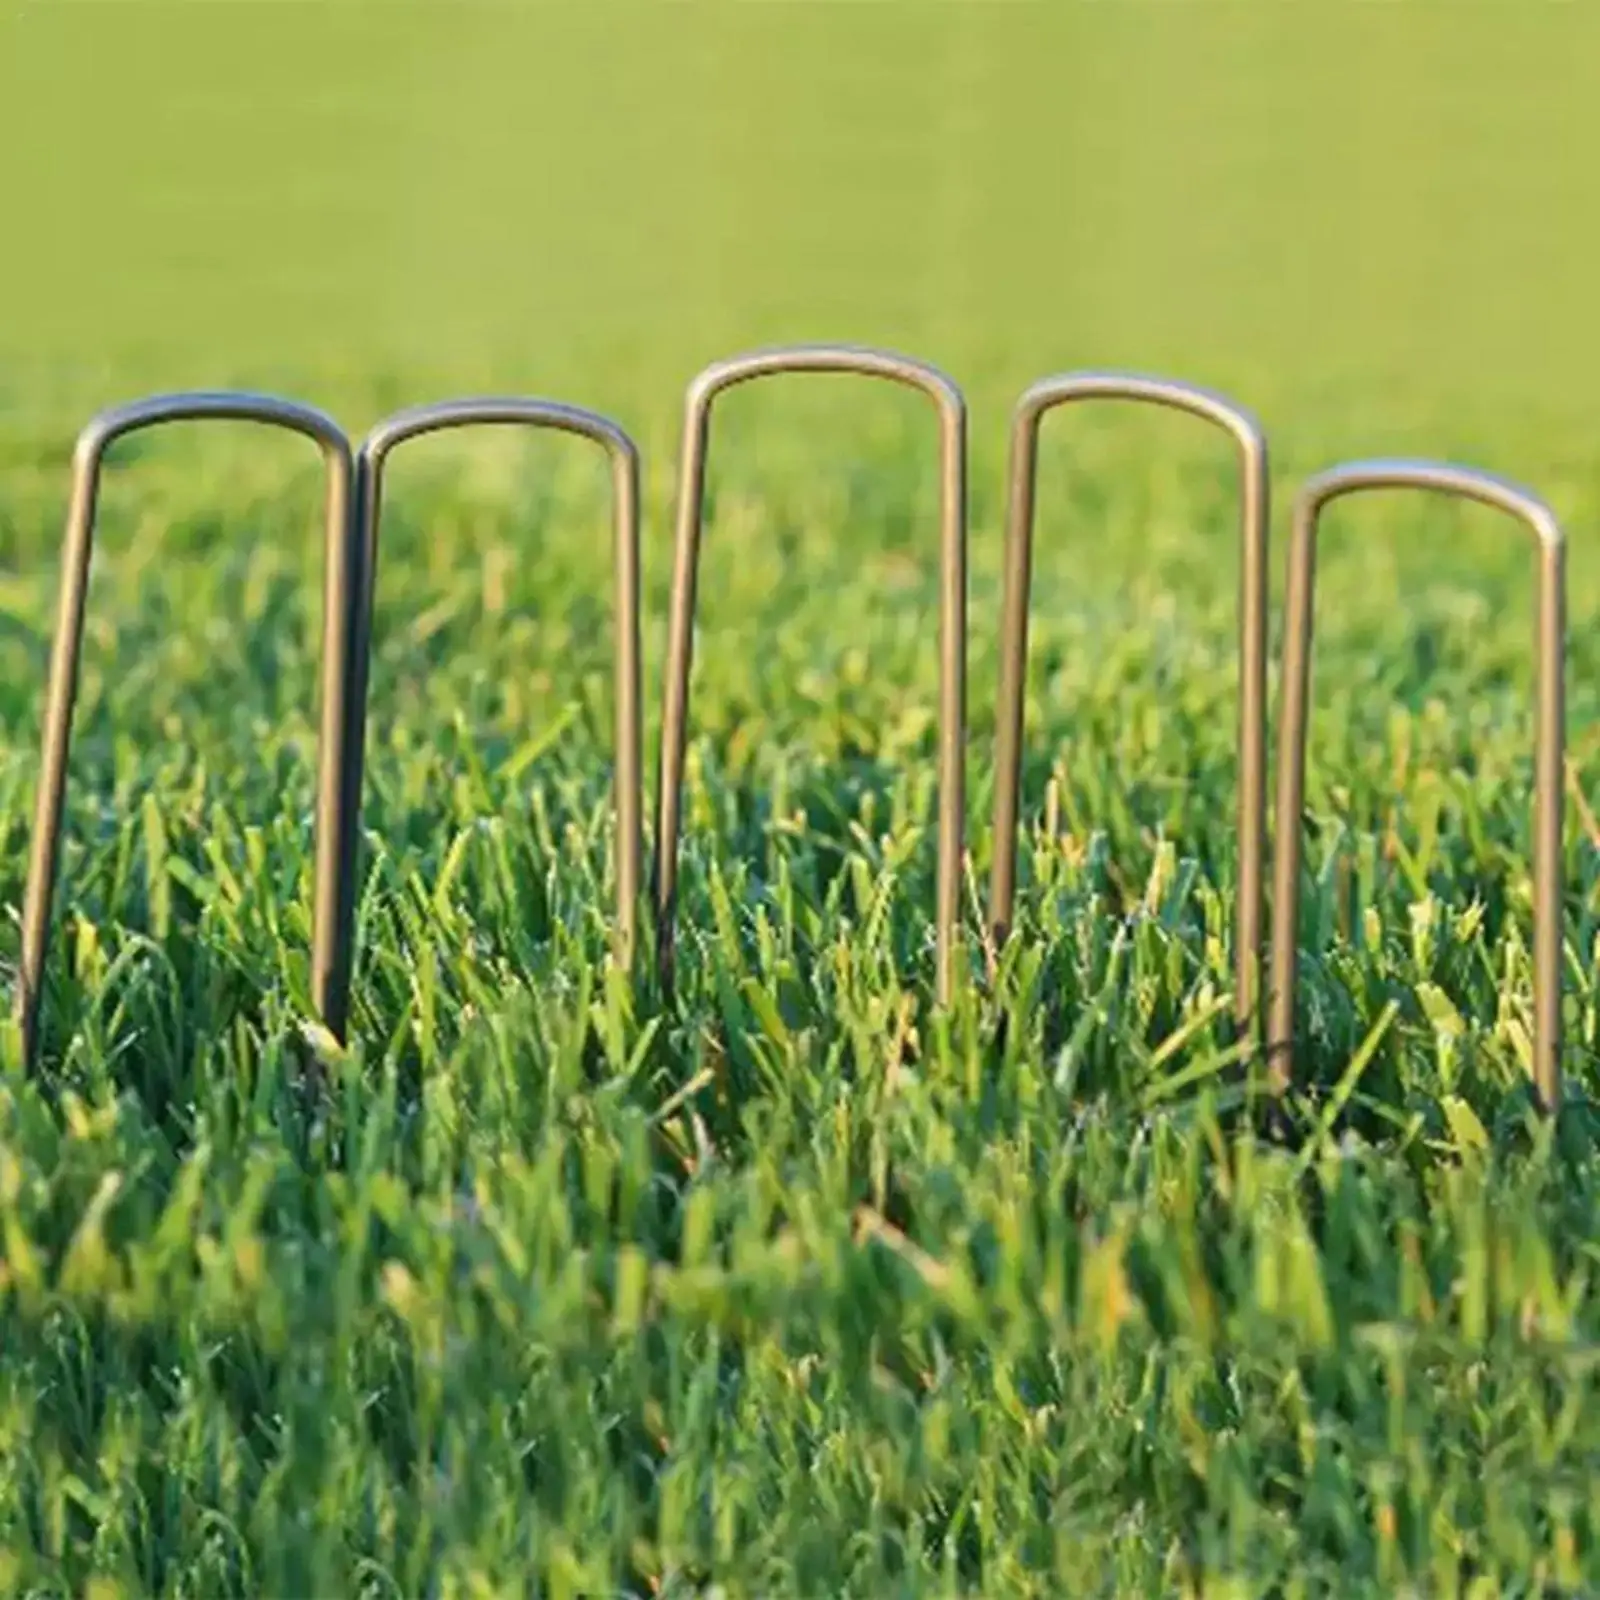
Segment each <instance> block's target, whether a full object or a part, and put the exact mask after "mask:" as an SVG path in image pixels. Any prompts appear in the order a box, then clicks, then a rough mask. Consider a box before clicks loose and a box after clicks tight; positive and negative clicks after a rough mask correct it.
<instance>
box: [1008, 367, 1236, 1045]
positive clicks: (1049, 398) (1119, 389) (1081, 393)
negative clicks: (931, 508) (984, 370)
mask: <svg viewBox="0 0 1600 1600" xmlns="http://www.w3.org/2000/svg"><path fill="white" fill-rule="evenodd" d="M1082 400H1132V401H1138V402H1140V403H1142V404H1145V405H1153V406H1161V407H1165V408H1166V409H1168V410H1173V411H1183V412H1187V413H1188V414H1189V415H1190V416H1195V417H1200V418H1202V419H1203V420H1205V421H1207V422H1211V423H1214V424H1215V425H1216V426H1217V427H1219V428H1222V429H1225V430H1226V431H1227V432H1228V433H1229V434H1230V435H1231V436H1232V438H1233V440H1234V441H1235V443H1236V444H1237V445H1238V447H1239V476H1240V493H1241V509H1240V523H1239V547H1240V564H1239V802H1238V818H1239V820H1238V852H1239V900H1238V911H1237V926H1236V931H1235V935H1234V938H1235V946H1236V948H1235V951H1234V964H1235V970H1236V978H1235V985H1234V987H1235V1011H1236V1015H1237V1017H1238V1020H1239V1022H1240V1024H1241V1026H1248V1027H1251V1028H1252V1029H1253V1028H1254V1025H1255V1020H1256V1019H1255V1011H1256V986H1257V982H1258V974H1259V971H1260V965H1261V878H1262V872H1263V856H1264V854H1265V847H1264V843H1263V831H1264V826H1265V808H1266V742H1267V733H1266V698H1267V527H1268V509H1267V494H1268V479H1267V439H1266V435H1265V433H1263V431H1262V429H1261V426H1260V424H1259V423H1258V422H1257V421H1256V420H1255V418H1254V417H1253V416H1251V415H1250V413H1249V412H1247V411H1245V410H1244V409H1243V408H1242V407H1240V406H1237V405H1235V404H1234V403H1233V402H1232V401H1231V400H1228V399H1226V398H1224V397H1223V396H1222V395H1219V394H1214V393H1212V392H1211V391H1210V390H1208V389H1200V388H1196V387H1195V386H1194V385H1192V384H1187V383H1178V382H1175V381H1174V380H1172V379H1170V378H1156V377H1146V376H1143V375H1141V374H1139V373H1130V372H1071V373H1065V374H1063V375H1061V376H1059V377H1052V378H1043V379H1041V380H1040V381H1039V382H1038V383H1036V384H1034V385H1033V386H1032V387H1031V388H1029V389H1028V390H1027V391H1026V392H1025V393H1024V394H1023V396H1022V398H1021V399H1020V400H1019V401H1018V402H1017V408H1016V413H1015V417H1014V420H1013V422H1012V428H1011V464H1010V478H1011V481H1010V490H1009V498H1008V503H1007V511H1006V547H1005V601H1004V612H1003V616H1002V620H1001V624H1000V701H999V705H998V706H997V707H996V712H995V717H996V724H997V728H996V734H997V737H996V750H995V795H994V863H993V867H992V869H991V874H990V883H989V923H990V928H991V935H992V939H993V943H994V945H995V946H996V947H998V946H999V945H1000V944H1002V943H1004V941H1005V938H1006V935H1007V934H1008V932H1009V931H1010V928H1011V915H1012V905H1013V900H1014V896H1015V886H1016V869H1017V809H1018V790H1019V789H1020V787H1021V778H1022V723H1023V701H1024V698H1025V696H1024V687H1025V683H1024V680H1025V677H1026V673H1027V664H1028V591H1029V587H1030V580H1031V576H1032V564H1033V520H1034V517H1033V514H1034V489H1035V484H1036V481H1037V476H1038V471H1037V469H1038V461H1039V425H1040V423H1041V422H1042V421H1043V419H1044V416H1045V413H1046V412H1048V411H1052V410H1054V409H1055V408H1056V407H1057V406H1064V405H1068V404H1072V403H1074V402H1077V401H1082Z"/></svg>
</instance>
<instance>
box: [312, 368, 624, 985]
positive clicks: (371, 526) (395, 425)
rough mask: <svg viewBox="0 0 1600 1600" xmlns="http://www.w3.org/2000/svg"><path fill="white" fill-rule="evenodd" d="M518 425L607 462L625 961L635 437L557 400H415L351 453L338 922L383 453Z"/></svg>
mask: <svg viewBox="0 0 1600 1600" xmlns="http://www.w3.org/2000/svg"><path fill="white" fill-rule="evenodd" d="M484 425H486V426H506V425H515V426H519V427H525V428H537V429H541V430H544V431H547V432H556V433H567V434H573V435H576V436H577V437H579V438H583V439H590V440H592V441H593V442H594V443H596V444H598V445H599V446H600V447H601V448H602V449H603V450H604V451H605V452H606V455H607V457H608V458H609V460H610V462H611V481H612V518H613V530H614V531H613V550H614V555H613V559H614V563H615V591H614V604H615V609H616V615H615V621H614V624H613V625H614V627H615V630H616V642H615V645H614V649H613V659H614V663H615V665H614V671H615V693H616V712H615V724H614V734H613V737H614V742H615V752H614V760H615V774H614V779H613V782H614V793H615V804H616V810H617V836H616V878H617V891H616V892H617V912H616V915H617V926H616V941H615V949H616V954H617V958H618V960H619V961H620V962H621V963H622V964H623V965H624V966H630V965H631V964H632V961H633V951H634V939H635V932H636V928H637V910H638V903H639V891H640V878H641V867H640V863H641V858H642V846H641V842H640V835H641V811H642V809H643V800H642V789H643V784H642V781H641V777H640V744H641V735H640V699H641V697H640V686H639V633H640V625H639V452H638V450H637V449H636V448H635V446H634V443H633V440H632V439H630V438H629V437H628V435H627V434H626V433H625V432H624V431H623V430H622V428H620V427H619V426H618V425H617V424H616V423H615V422H612V421H611V420H610V419H609V418H608V417H603V416H601V415H599V413H597V412H594V411H585V410H583V409H581V408H580V407H578V406H569V405H562V404H561V403H559V402H557V401H554V400H538V399H519V398H507V397H490V398H483V399H465V400H443V401H440V402H438V403H437V404H434V405H423V406H415V407H412V408H411V409H409V410H406V411H401V412H397V413H396V414H395V415H394V416H392V417H389V418H387V419H386V420H385V421H383V422H380V423H379V424H378V425H377V426H376V427H375V428H373V430H372V431H371V432H370V433H369V434H368V435H367V437H366V439H365V440H364V441H363V442H362V445H361V449H360V451H359V453H358V455H357V457H356V490H355V501H356V519H355V520H356V525H357V528H358V530H359V539H360V545H359V548H360V555H361V571H360V581H359V583H358V585H357V603H356V615H355V619H354V622H353V624H352V627H351V630H350V656H349V662H348V664H347V667H346V670H347V672H348V675H349V681H350V690H349V697H348V705H349V711H350V719H351V725H350V734H349V737H348V738H347V740H346V742H345V753H346V758H347V767H346V772H345V775H344V788H343V791H342V792H343V816H344V818H345V821H346V832H345V834H344V835H343V836H342V837H341V840H340V851H341V854H342V856H343V858H344V860H345V863H346V870H345V872H344V875H343V879H342V881H343V882H345V883H346V884H347V885H348V887H349V895H350V897H349V898H347V899H346V900H344V901H343V902H341V904H340V906H339V927H340V930H341V932H342V933H343V934H344V935H345V936H346V937H347V938H350V937H352V936H353V924H354V917H355V902H354V890H355V881H356V872H355V858H356V853H357V846H358V843H359V838H358V833H359V827H358V825H359V819H360V811H361V783H362V761H363V749H364V746H365V743H366V738H365V734H366V705H367V680H368V673H369V667H370V659H371V651H372V610H373V594H374V590H375V588H376V580H377V565H378V525H379V521H380V519H381V516H382V503H383V470H384V466H385V463H386V462H387V460H388V458H389V456H390V454H391V453H392V452H393V451H394V450H395V448H396V447H397V446H399V445H401V444H403V443H404V442H405V441H406V440H408V439H415V438H418V437H420V436H421V435H423V434H428V433H439V432H442V431H444V430H446V429H452V428H464V427H474V426H484Z"/></svg>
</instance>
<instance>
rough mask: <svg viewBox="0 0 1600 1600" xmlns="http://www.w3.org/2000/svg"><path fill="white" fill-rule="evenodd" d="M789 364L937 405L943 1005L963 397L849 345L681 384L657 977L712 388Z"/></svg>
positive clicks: (666, 925) (674, 839)
mask: <svg viewBox="0 0 1600 1600" xmlns="http://www.w3.org/2000/svg"><path fill="white" fill-rule="evenodd" d="M793 372H834V373H850V374H855V375H857V376H861V377H870V378H882V379H888V380H889V381H891V382H894V383H900V384H905V385H907V386H909V387H910V388H913V389H917V390H920V391H921V392H922V393H923V394H925V395H927V396H928V398H929V399H930V400H931V401H932V402H933V403H934V406H935V407H936V408H937V410H938V414H939V443H940V496H941V510H940V534H939V661H940V667H939V861H938V887H937V895H936V902H935V912H934V920H935V931H936V939H937V980H936V987H937V997H938V1001H939V1003H940V1004H941V1005H944V1004H948V1002H949V999H950V995H951V991H952V985H953V977H954V945H955V930H956V919H957V913H958V909H959V896H960V888H961V870H962V859H961V857H962V848H963V824H964V805H965V801H964V774H963V770H962V756H963V745H964V741H965V734H966V675H967V666H966V633H967V622H966V605H967V494H966V431H967V423H966V402H965V401H964V400H963V398H962V395H961V391H960V389H958V388H957V387H956V385H955V384H954V383H953V382H952V381H951V380H950V379H949V378H947V377H946V376H945V375H944V374H943V373H942V372H940V371H938V370H937V369H936V368H934V367H930V366H927V365H925V364H924V363H922V362H920V361H914V360H912V359H911V358H910V357H909V356H901V355H895V354H892V353H890V352H888V351H883V350H871V349H862V348H859V347H857V346H853V345H795V346H789V347H784V348H778V349H770V350H758V351H755V352H754V353H752V354H749V355H742V356H735V357H733V358H732V359H730V360H727V361H719V362H717V363H716V364H715V365H713V366H710V367H707V368H706V369H705V371H704V372H702V373H701V374H700V375H699V377H697V378H696V379H695V380H694V382H693V383H691V384H690V385H689V392H688V399H687V404H686V407H685V413H684V423H683V453H682V459H681V463H680V468H679V482H678V529H677V549H676V556H675V565H674V569H673V580H672V612H671V619H670V628H669V636H668V642H667V678H666V688H665V702H664V708H663V713H662V721H661V760H660V767H659V771H658V774H657V784H658V787H657V791H656V862H655V904H656V921H657V953H658V959H659V962H660V967H661V977H662V982H663V984H664V985H666V986H669V987H670V984H671V981H672V957H673V944H672V939H673V913H674V901H675V897H676V891H677V881H678V832H679V818H680V807H681V803H682V788H683V763H684V754H685V746H686V741H687V736H688V717H689V674H690V666H691V658H692V656H693V652H694V611H695V589H696V583H697V579H698V575H699V566H700V535H701V529H702V525H703V523H704V518H705V477H706V456H707V452H708V444H709V435H710V428H711V407H712V402H713V401H714V400H715V399H716V397H717V396H718V395H719V394H721V393H722V391H723V390H725V389H730V388H732V387H734V385H736V384H741V383H747V382H749V381H750V380H752V379H755V378H765V377H771V376H774V375H776V374H778V373H793Z"/></svg>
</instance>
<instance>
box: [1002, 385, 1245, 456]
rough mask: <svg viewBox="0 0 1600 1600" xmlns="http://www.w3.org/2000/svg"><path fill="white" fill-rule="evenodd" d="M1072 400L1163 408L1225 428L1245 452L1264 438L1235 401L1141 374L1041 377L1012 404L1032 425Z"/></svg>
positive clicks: (1215, 393)
mask: <svg viewBox="0 0 1600 1600" xmlns="http://www.w3.org/2000/svg"><path fill="white" fill-rule="evenodd" d="M1072 400H1138V401H1143V402H1144V403H1145V404H1147V405H1157V406H1166V407H1167V408H1168V409H1169V410H1172V411H1187V412H1188V413H1189V414H1190V415H1191V416H1196V417H1204V418H1205V419H1206V420H1207V421H1210V422H1214V423H1216V424H1217V425H1218V427H1222V428H1226V429H1227V430H1228V432H1229V433H1231V434H1232V435H1233V436H1234V438H1235V439H1237V440H1238V441H1239V443H1240V444H1241V445H1243V446H1245V447H1246V448H1251V449H1261V448H1263V447H1264V446H1265V444H1266V434H1265V433H1264V432H1263V430H1262V427H1261V424H1260V422H1258V421H1257V420H1256V417H1255V414H1254V413H1253V412H1252V411H1249V410H1247V409H1246V408H1245V407H1244V406H1241V405H1240V404H1238V402H1237V401H1234V400H1230V399H1229V398H1228V397H1227V396H1226V395H1224V394H1220V393H1219V392H1218V391H1217V390H1215V389H1207V388H1203V387H1202V386H1201V385H1199V384H1196V383H1184V382H1183V381H1181V380H1180V379H1177V378H1161V377H1157V376H1155V375H1154V374H1151V373H1144V372H1114V371H1105V370H1094V369H1087V370H1084V371H1081V372H1061V373H1057V374H1055V375H1054V376H1053V377H1049V378H1041V379H1039V381H1038V382H1037V383H1034V384H1030V385H1029V386H1028V388H1027V389H1025V390H1024V391H1023V393H1022V397H1021V399H1019V400H1018V401H1017V417H1018V420H1019V421H1023V422H1031V421H1035V420H1037V419H1038V418H1039V417H1041V416H1042V415H1043V414H1044V413H1045V412H1046V411H1048V410H1050V409H1051V407H1052V406H1058V405H1061V404H1063V403H1065V402H1067V401H1072Z"/></svg>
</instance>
